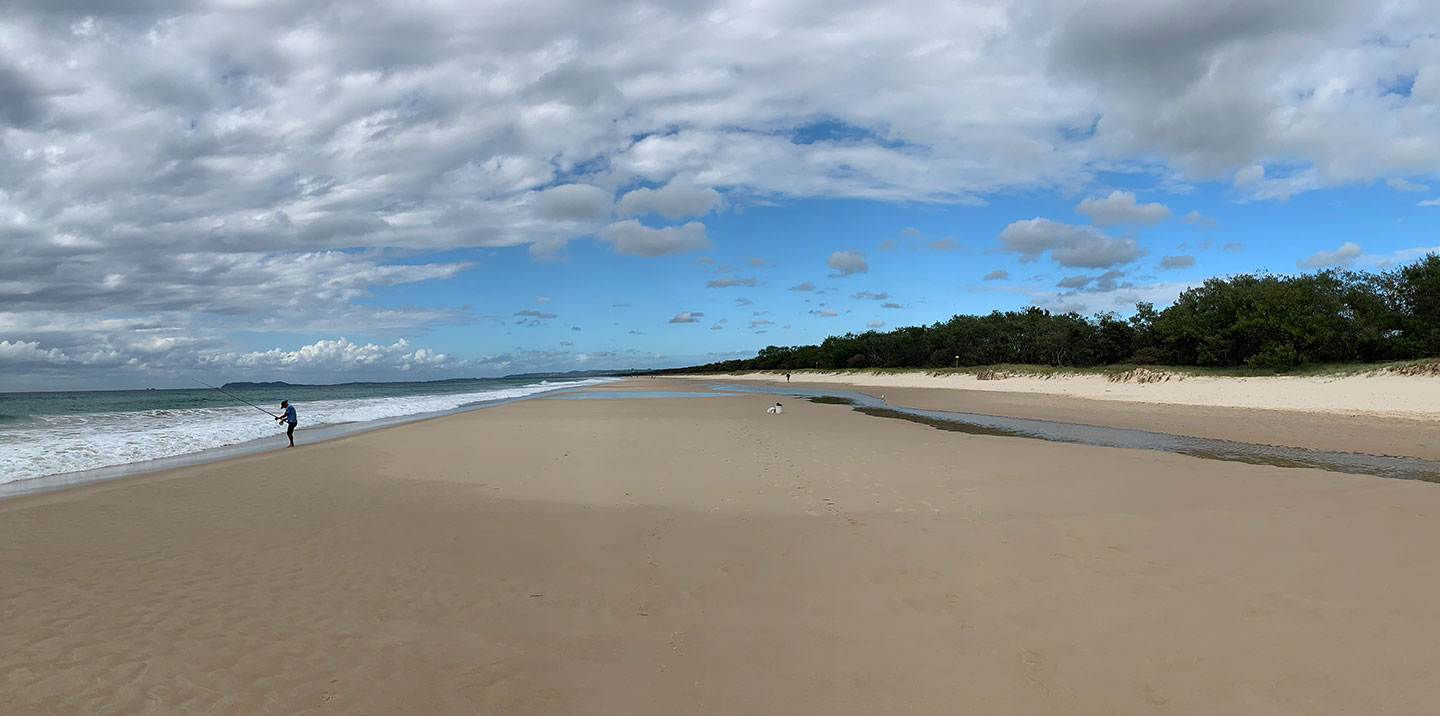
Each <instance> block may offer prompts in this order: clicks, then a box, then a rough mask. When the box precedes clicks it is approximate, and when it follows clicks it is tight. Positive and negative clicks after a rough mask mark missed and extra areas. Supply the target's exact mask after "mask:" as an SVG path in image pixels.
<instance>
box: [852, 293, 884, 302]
mask: <svg viewBox="0 0 1440 716" xmlns="http://www.w3.org/2000/svg"><path fill="white" fill-rule="evenodd" d="M854 297H855V298H858V299H864V300H869V301H884V300H885V299H887V298H890V294H888V293H875V292H874V291H861V292H859V293H857V294H855V296H854Z"/></svg>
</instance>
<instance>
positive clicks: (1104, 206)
mask: <svg viewBox="0 0 1440 716" xmlns="http://www.w3.org/2000/svg"><path fill="white" fill-rule="evenodd" d="M1076 211H1079V212H1080V213H1081V214H1084V215H1086V216H1089V217H1090V221H1091V222H1092V223H1094V224H1095V225H1096V226H1153V225H1155V224H1158V223H1160V222H1162V221H1164V220H1165V219H1167V218H1169V217H1170V209H1169V207H1166V206H1165V205H1164V204H1160V203H1153V204H1139V203H1136V201H1135V193H1134V192H1129V191H1120V190H1118V189H1117V190H1115V191H1112V192H1110V196H1107V197H1105V198H1104V199H1096V198H1094V197H1090V198H1087V199H1085V200H1084V201H1082V202H1080V206H1078V207H1076Z"/></svg>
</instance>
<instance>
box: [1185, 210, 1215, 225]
mask: <svg viewBox="0 0 1440 716" xmlns="http://www.w3.org/2000/svg"><path fill="white" fill-rule="evenodd" d="M1184 221H1185V223H1187V224H1199V225H1200V226H1207V227H1212V226H1215V225H1216V224H1219V223H1220V222H1218V221H1216V220H1215V219H1213V218H1211V217H1208V216H1206V215H1204V214H1202V213H1200V212H1199V211H1198V210H1197V211H1192V212H1190V213H1188V214H1186V215H1185V219H1184Z"/></svg>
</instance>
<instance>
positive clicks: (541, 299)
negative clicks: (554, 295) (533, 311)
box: [535, 296, 550, 303]
mask: <svg viewBox="0 0 1440 716" xmlns="http://www.w3.org/2000/svg"><path fill="white" fill-rule="evenodd" d="M549 301H550V297H549V296H536V297H535V302H536V303H548V302H549Z"/></svg>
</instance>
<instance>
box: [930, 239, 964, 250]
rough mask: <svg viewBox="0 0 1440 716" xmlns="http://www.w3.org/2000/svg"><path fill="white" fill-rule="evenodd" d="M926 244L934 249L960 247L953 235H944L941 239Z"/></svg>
mask: <svg viewBox="0 0 1440 716" xmlns="http://www.w3.org/2000/svg"><path fill="white" fill-rule="evenodd" d="M928 246H929V247H930V248H931V250H934V251H955V250H957V249H959V248H960V242H958V241H956V240H955V237H953V236H946V237H945V238H943V239H935V240H934V241H931V242H930V243H929V244H928Z"/></svg>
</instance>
